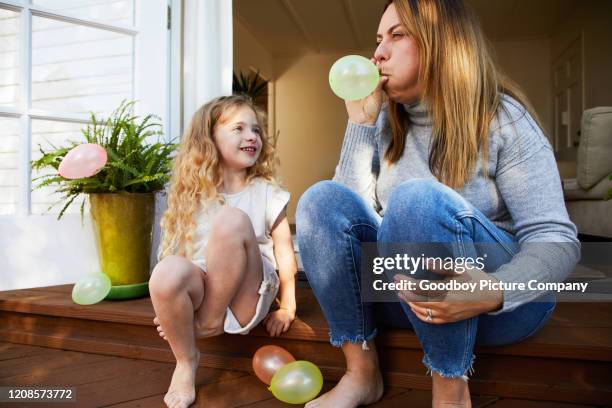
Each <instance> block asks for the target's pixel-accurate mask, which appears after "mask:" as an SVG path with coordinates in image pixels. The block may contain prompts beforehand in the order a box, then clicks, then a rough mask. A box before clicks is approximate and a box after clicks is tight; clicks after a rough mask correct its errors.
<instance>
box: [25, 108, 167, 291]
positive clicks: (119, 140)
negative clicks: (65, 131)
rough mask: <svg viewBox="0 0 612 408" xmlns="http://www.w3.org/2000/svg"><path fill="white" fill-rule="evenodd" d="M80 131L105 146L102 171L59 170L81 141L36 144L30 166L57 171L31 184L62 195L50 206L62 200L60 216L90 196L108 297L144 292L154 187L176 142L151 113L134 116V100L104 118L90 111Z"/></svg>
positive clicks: (159, 184) (163, 176) (158, 187)
mask: <svg viewBox="0 0 612 408" xmlns="http://www.w3.org/2000/svg"><path fill="white" fill-rule="evenodd" d="M82 133H83V136H84V138H85V142H86V143H95V144H98V145H100V146H102V147H103V148H104V149H105V150H106V152H107V155H108V161H107V163H106V165H105V166H104V167H103V168H102V170H101V171H100V172H98V173H97V174H95V175H93V176H91V177H85V178H78V179H71V180H69V179H66V178H64V177H62V176H60V175H59V174H58V172H57V170H58V168H59V165H60V163H61V161H62V159H63V158H64V156H66V154H67V153H68V152H69V151H70V150H71V149H72V148H74V147H75V146H77V145H79V144H80V142H77V141H70V142H68V144H67V146H63V147H57V148H56V147H55V146H52V149H51V150H45V149H43V148H42V147H41V146H40V145H39V150H40V153H41V157H40V158H39V159H37V160H34V161H32V169H34V170H41V169H45V168H49V167H50V168H53V169H55V172H53V173H51V174H45V175H42V176H40V177H36V178H35V179H34V180H33V181H34V183H35V185H34V189H38V188H42V187H45V186H55V192H57V193H59V194H61V199H60V201H58V202H57V203H55V204H54V205H53V206H51V207H50V208H49V209H51V208H52V207H54V206H55V205H57V204H60V203H61V204H63V207H62V208H61V210H60V212H59V215H58V219H61V218H62V216H63V215H64V213H65V211H66V209H67V208H68V207H69V206H70V205H71V204H72V203H73V202H74V201H75V200H76V199H78V198H82V202H81V205H80V209H81V216H82V215H83V211H84V208H85V202H86V200H87V199H89V202H90V212H91V216H92V220H93V225H94V231H95V238H96V245H97V248H98V254H99V258H100V266H101V268H102V272H104V273H105V274H106V275H108V277H109V278H110V280H111V282H112V285H113V287H112V289H111V292H110V293H109V295H108V297H107V298H110V299H119V298H131V297H138V296H143V295H146V294H147V293H148V280H149V268H150V264H149V259H150V252H151V240H152V226H153V225H152V224H153V219H154V214H155V192H157V191H161V190H163V189H164V186H165V184H166V183H167V182H168V180H169V178H170V172H171V167H172V157H173V153H174V151H175V150H176V144H175V143H169V142H164V141H163V140H162V139H161V136H162V131H161V125H160V124H159V123H158V122H156V118H155V117H154V116H153V115H148V116H145V117H144V118H143V119H142V120H140V118H139V117H138V116H135V115H134V102H133V101H123V102H122V103H121V104H120V106H119V107H118V108H117V109H116V110H115V111H114V112H113V113H112V114H111V115H110V116H109V117H108V118H107V119H101V118H98V117H97V116H96V115H95V114H94V113H91V123H90V124H88V125H87V126H86V127H85V128H84V129H82ZM153 138H156V139H157V140H156V141H152V140H151V139H153Z"/></svg>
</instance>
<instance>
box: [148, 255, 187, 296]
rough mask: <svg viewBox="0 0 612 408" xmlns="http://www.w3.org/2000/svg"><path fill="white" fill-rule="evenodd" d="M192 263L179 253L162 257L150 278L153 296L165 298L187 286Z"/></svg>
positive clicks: (150, 289)
mask: <svg viewBox="0 0 612 408" xmlns="http://www.w3.org/2000/svg"><path fill="white" fill-rule="evenodd" d="M190 264H191V263H190V262H189V261H188V260H187V259H185V258H183V257H181V256H177V255H170V256H167V257H165V258H164V259H162V260H161V261H160V262H159V263H158V264H157V265H155V268H153V273H152V274H151V278H150V279H149V291H150V292H151V296H152V297H157V298H164V297H170V296H175V295H176V294H177V293H178V292H180V291H181V290H183V289H184V288H185V287H186V282H187V281H188V280H189V278H190V275H191V273H192V269H193V266H192V265H190Z"/></svg>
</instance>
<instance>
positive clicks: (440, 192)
mask: <svg viewBox="0 0 612 408" xmlns="http://www.w3.org/2000/svg"><path fill="white" fill-rule="evenodd" d="M468 209H470V206H469V205H468V203H467V202H466V201H465V199H464V198H463V197H461V196H460V195H459V194H458V193H457V192H456V191H454V190H453V189H451V188H450V187H448V186H446V185H444V184H442V183H440V182H438V181H436V180H431V179H413V180H408V181H405V182H403V183H401V184H399V185H398V186H397V187H396V188H395V190H393V193H392V194H391V196H390V197H389V202H388V205H387V209H386V210H385V216H390V217H391V218H394V219H395V218H398V217H399V218H405V219H410V220H419V222H421V223H423V222H426V221H427V220H429V221H432V218H438V217H447V216H448V215H449V214H454V213H456V212H458V211H461V210H468Z"/></svg>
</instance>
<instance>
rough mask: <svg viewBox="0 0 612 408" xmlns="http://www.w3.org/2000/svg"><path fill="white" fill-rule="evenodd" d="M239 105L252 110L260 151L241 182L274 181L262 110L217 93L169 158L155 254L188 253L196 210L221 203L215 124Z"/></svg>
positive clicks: (241, 99) (273, 155) (236, 97)
mask: <svg viewBox="0 0 612 408" xmlns="http://www.w3.org/2000/svg"><path fill="white" fill-rule="evenodd" d="M241 107H247V108H249V109H252V110H253V112H255V116H256V118H257V123H258V124H259V127H260V131H261V140H262V148H261V153H260V155H259V158H258V159H257V161H256V162H255V165H253V166H252V167H249V168H248V169H247V180H246V181H247V182H249V181H250V180H252V179H253V178H255V177H262V178H264V179H266V180H269V181H272V182H274V183H276V181H275V179H274V175H275V171H276V165H277V163H278V159H277V156H276V152H275V149H274V146H273V145H272V143H271V142H270V140H269V139H268V135H267V132H266V116H265V113H264V112H263V111H262V110H261V109H260V108H258V107H257V106H255V104H254V103H253V101H252V100H251V99H250V98H249V97H247V96H244V95H232V96H222V97H219V98H215V99H213V100H212V101H210V102H208V103H207V104H205V105H204V106H202V107H200V109H198V110H197V111H196V112H195V113H194V114H193V118H192V119H191V123H190V124H189V127H188V128H187V130H186V131H185V133H184V134H183V137H182V139H181V143H180V147H179V151H178V154H177V156H176V158H175V160H174V169H173V172H172V179H171V187H170V192H169V194H168V209H167V210H166V212H165V213H164V216H163V217H162V220H161V227H162V240H161V245H160V247H159V251H158V258H159V259H162V258H164V257H166V256H168V255H180V256H184V257H189V256H191V254H192V251H193V248H192V246H193V235H194V232H195V227H196V213H197V212H198V211H199V210H200V209H206V208H207V207H211V208H212V206H214V205H215V204H221V203H222V202H223V199H222V198H221V196H220V195H219V193H218V188H219V187H220V186H221V184H222V183H223V176H222V167H221V157H220V153H219V150H218V148H217V146H216V144H215V129H216V126H217V125H218V124H223V123H225V122H226V121H227V120H229V119H230V118H231V116H232V115H233V113H234V112H235V111H236V109H238V108H241Z"/></svg>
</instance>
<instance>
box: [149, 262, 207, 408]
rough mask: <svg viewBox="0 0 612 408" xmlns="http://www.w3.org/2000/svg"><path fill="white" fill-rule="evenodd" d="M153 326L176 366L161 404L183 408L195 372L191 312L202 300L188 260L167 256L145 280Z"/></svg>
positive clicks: (194, 270)
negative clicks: (159, 330)
mask: <svg viewBox="0 0 612 408" xmlns="http://www.w3.org/2000/svg"><path fill="white" fill-rule="evenodd" d="M149 291H150V293H151V300H152V302H153V307H154V309H155V314H156V315H157V317H156V320H157V323H159V324H161V325H162V326H163V330H164V333H163V335H164V337H165V339H166V340H168V343H169V344H170V348H171V349H172V353H173V354H174V357H175V358H176V367H175V369H174V373H173V375H172V381H171V383H170V387H169V388H168V392H167V394H166V396H165V397H164V402H165V403H166V405H168V407H171V408H183V407H184V408H186V407H188V406H189V405H191V403H193V401H194V400H195V373H196V370H197V367H198V362H199V359H200V353H199V351H198V349H197V348H196V343H195V332H194V311H195V310H196V309H198V308H199V307H200V305H201V303H202V299H203V297H204V281H203V279H202V273H201V271H200V269H199V268H198V267H197V266H195V265H194V264H193V263H191V262H190V261H189V260H187V259H185V258H182V257H179V256H169V257H166V258H164V259H163V260H162V261H161V262H159V263H158V264H157V265H156V266H155V269H154V270H153V274H152V275H151V279H150V281H149Z"/></svg>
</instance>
